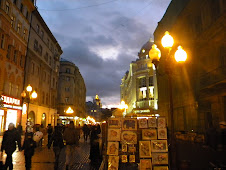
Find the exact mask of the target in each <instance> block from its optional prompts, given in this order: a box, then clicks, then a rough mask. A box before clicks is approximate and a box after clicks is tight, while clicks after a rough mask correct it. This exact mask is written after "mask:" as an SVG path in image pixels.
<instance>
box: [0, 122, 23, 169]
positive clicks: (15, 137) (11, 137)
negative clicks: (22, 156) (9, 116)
mask: <svg viewBox="0 0 226 170" xmlns="http://www.w3.org/2000/svg"><path fill="white" fill-rule="evenodd" d="M16 142H17V145H18V148H19V150H21V138H20V136H19V133H18V132H17V130H16V129H15V125H14V124H13V123H10V124H9V126H8V130H7V131H5V133H4V135H3V140H2V146H1V152H3V151H5V153H6V154H7V157H6V162H5V166H4V168H5V169H7V168H9V170H12V169H13V163H12V161H13V160H12V154H13V152H14V151H15V150H16Z"/></svg>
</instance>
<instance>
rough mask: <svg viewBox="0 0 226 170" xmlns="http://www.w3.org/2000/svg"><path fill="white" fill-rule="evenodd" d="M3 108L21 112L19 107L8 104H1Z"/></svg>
mask: <svg viewBox="0 0 226 170" xmlns="http://www.w3.org/2000/svg"><path fill="white" fill-rule="evenodd" d="M3 107H5V108H11V109H17V110H22V107H21V106H13V105H8V104H3Z"/></svg>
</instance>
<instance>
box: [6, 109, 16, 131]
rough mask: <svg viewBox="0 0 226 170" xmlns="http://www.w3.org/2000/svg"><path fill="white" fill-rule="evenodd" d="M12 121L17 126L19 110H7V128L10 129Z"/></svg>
mask: <svg viewBox="0 0 226 170" xmlns="http://www.w3.org/2000/svg"><path fill="white" fill-rule="evenodd" d="M10 123H13V124H14V125H15V127H16V124H17V110H11V109H8V110H7V118H6V126H5V129H6V130H8V126H9V124H10Z"/></svg>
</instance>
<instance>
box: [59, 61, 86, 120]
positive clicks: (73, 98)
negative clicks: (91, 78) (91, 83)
mask: <svg viewBox="0 0 226 170" xmlns="http://www.w3.org/2000/svg"><path fill="white" fill-rule="evenodd" d="M85 102H86V85H85V82H84V79H83V77H82V75H81V73H80V72H79V68H78V67H77V66H76V65H75V64H74V63H72V62H70V61H67V60H65V59H61V61H60V74H59V84H58V97H57V107H58V113H59V115H60V116H64V117H75V116H77V117H80V118H85V117H86V106H85ZM69 107H70V108H71V109H72V110H73V113H72V112H71V113H68V112H67V110H68V108H69Z"/></svg>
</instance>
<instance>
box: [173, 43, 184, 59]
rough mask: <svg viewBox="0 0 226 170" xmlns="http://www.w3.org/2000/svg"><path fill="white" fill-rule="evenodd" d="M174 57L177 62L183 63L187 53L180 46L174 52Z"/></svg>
mask: <svg viewBox="0 0 226 170" xmlns="http://www.w3.org/2000/svg"><path fill="white" fill-rule="evenodd" d="M174 57H175V60H176V61H177V62H184V61H186V59H187V53H186V51H184V50H183V48H182V47H181V46H178V50H177V51H176V52H175V55H174Z"/></svg>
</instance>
